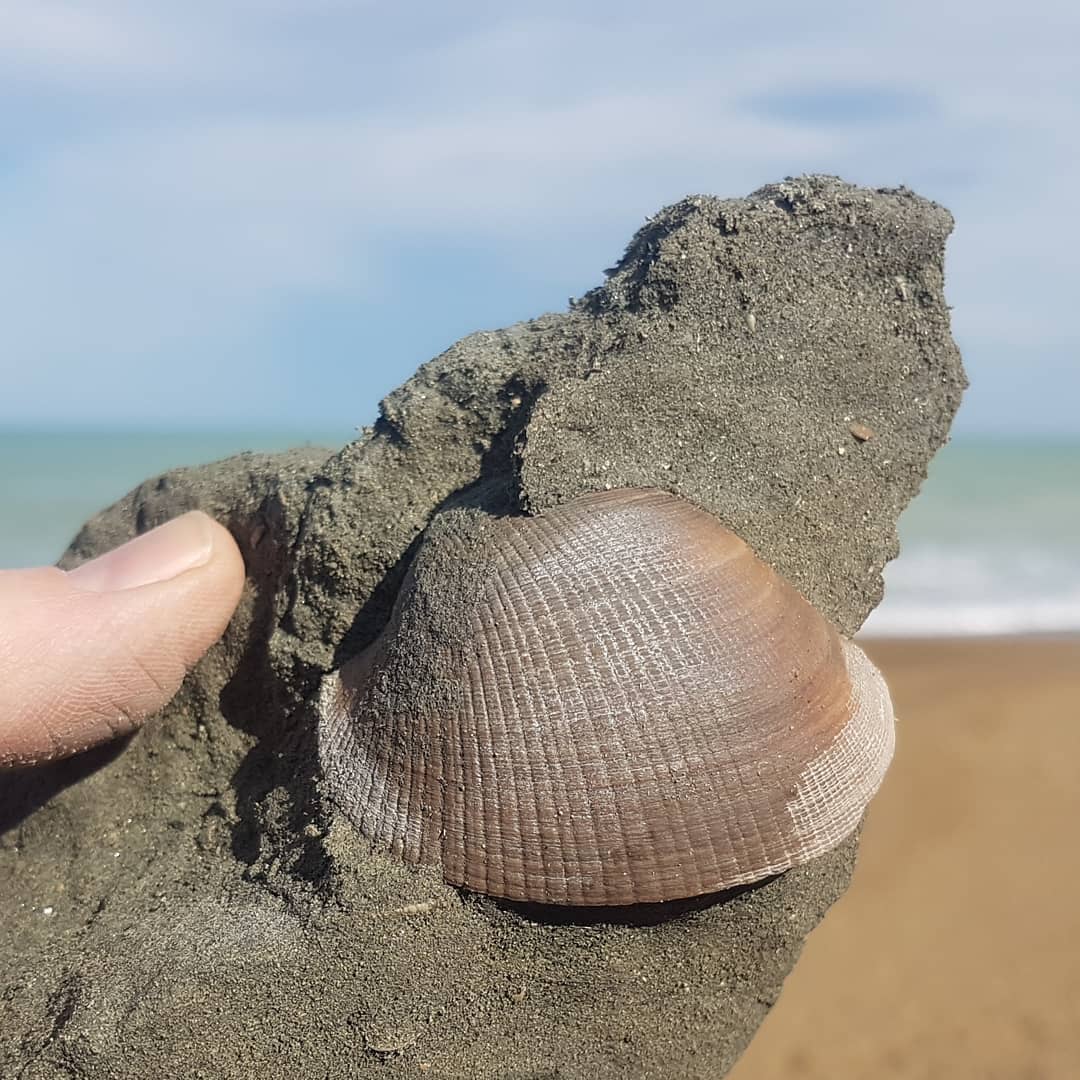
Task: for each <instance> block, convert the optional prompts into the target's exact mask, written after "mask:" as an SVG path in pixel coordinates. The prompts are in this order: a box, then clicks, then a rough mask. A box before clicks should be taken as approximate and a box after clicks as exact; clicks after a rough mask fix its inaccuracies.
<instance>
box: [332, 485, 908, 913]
mask: <svg viewBox="0 0 1080 1080" xmlns="http://www.w3.org/2000/svg"><path fill="white" fill-rule="evenodd" d="M442 516H443V517H446V518H454V517H456V518H458V519H460V520H459V521H458V522H457V524H456V525H454V526H453V527H449V528H445V529H442V530H441V532H440V530H439V529H436V528H433V529H429V534H428V538H426V539H425V543H424V545H423V546H422V548H421V551H420V553H419V555H418V556H417V559H416V560H415V562H414V564H413V566H412V568H411V569H410V572H409V574H408V575H407V577H406V580H405V583H404V584H403V586H402V589H401V591H400V594H399V596H398V599H397V603H396V605H395V608H394V611H393V613H392V615H391V617H390V619H389V622H388V624H387V626H386V628H385V629H384V631H383V633H382V634H381V635H380V636H379V637H378V638H377V639H376V640H375V641H374V642H373V643H372V644H371V645H370V646H369V647H368V648H367V649H366V650H364V652H362V653H361V654H360V655H359V656H357V657H356V658H354V659H353V660H352V661H350V662H348V663H347V664H345V665H344V666H343V668H342V669H341V670H340V671H339V672H338V673H335V674H333V675H331V676H329V677H328V678H327V679H326V680H325V681H324V684H323V688H322V692H321V694H320V699H319V713H320V718H319V725H320V731H319V741H320V759H321V761H322V765H323V771H324V774H325V777H326V782H327V784H328V786H329V790H330V793H331V796H332V798H333V799H334V800H335V801H336V803H337V804H338V805H339V806H340V808H341V809H342V810H343V811H344V813H345V815H346V816H347V817H348V818H349V819H350V820H351V821H352V822H353V824H354V825H355V826H356V827H357V828H359V830H360V831H361V832H362V833H363V834H364V835H365V836H367V837H369V838H371V839H372V840H373V841H375V842H376V843H377V844H379V845H381V846H383V847H386V848H389V849H390V850H392V851H393V852H395V853H396V854H398V855H399V856H400V857H401V858H403V859H405V860H406V861H408V862H412V863H428V864H435V865H439V866H441V868H442V872H443V875H444V877H445V879H446V880H447V881H448V882H451V883H452V884H455V885H460V886H464V887H466V888H468V889H472V890H475V891H478V892H482V893H487V894H489V895H494V896H498V897H505V898H509V899H515V900H531V901H536V902H542V903H554V904H575V905H577V904H590V905H597V904H604V905H617V904H634V903H647V902H655V901H664V900H674V899H679V898H683V897H691V896H697V895H700V894H703V893H710V892H716V891H720V890H724V889H728V888H731V887H733V886H736V885H740V884H745V883H747V882H753V881H757V880H760V879H762V878H764V877H768V876H770V875H772V874H775V873H778V872H780V871H783V870H787V869H789V868H790V867H792V866H795V865H798V864H801V863H804V862H806V861H808V860H809V859H812V858H814V857H815V856H817V855H820V854H822V853H824V852H826V851H828V850H830V849H832V848H834V847H835V846H836V845H837V844H839V843H840V842H841V841H842V840H843V839H844V838H846V837H847V836H848V835H850V833H851V832H852V831H853V830H854V829H855V827H856V826H857V824H858V822H859V820H860V818H861V816H862V813H863V811H864V810H865V808H866V805H867V803H868V802H869V801H870V798H871V796H872V795H873V794H874V792H875V791H876V790H877V787H878V785H879V784H880V782H881V779H882V776H883V775H884V773H885V770H886V768H887V766H888V763H889V760H890V757H891V755H892V748H893V713H892V706H891V703H890V701H889V694H888V691H887V689H886V687H885V683H884V680H883V679H882V677H881V675H880V674H879V673H878V671H877V670H876V669H875V668H874V666H873V665H872V664H871V663H870V661H869V660H868V659H867V658H866V656H865V655H864V654H863V653H862V651H861V650H860V649H859V648H858V647H857V646H855V645H854V644H852V643H851V642H849V641H846V640H844V639H842V638H841V637H840V635H839V634H838V633H837V631H836V630H835V628H834V627H833V626H832V624H831V623H829V622H828V620H826V619H825V618H824V617H823V616H822V615H820V614H819V613H818V612H817V611H816V610H815V609H814V608H813V607H812V606H811V605H810V604H809V603H808V602H807V601H806V600H805V599H804V598H803V597H802V596H801V595H800V594H799V593H798V592H797V591H796V589H795V588H794V587H793V586H792V585H790V584H789V583H788V582H786V581H785V580H784V579H783V578H782V577H780V575H778V574H777V573H776V572H775V571H774V570H772V569H771V568H770V567H769V566H768V565H767V564H766V563H764V562H763V561H762V560H761V559H759V558H758V557H757V556H756V555H754V553H753V552H752V551H751V550H750V548H749V547H747V545H746V544H744V543H743V542H742V541H741V540H740V539H739V538H738V537H737V536H735V535H734V533H732V532H730V531H729V530H728V529H726V528H725V527H724V526H723V525H721V524H720V523H719V522H718V521H717V520H716V519H715V518H714V517H712V516H711V515H710V514H707V513H705V512H704V511H702V510H700V509H698V508H697V507H695V506H694V505H692V504H691V503H689V502H687V501H686V500H684V499H680V498H678V497H676V496H673V495H669V494H667V493H664V492H661V491H655V490H645V489H623V490H616V491H610V492H600V493H594V494H590V495H585V496H583V497H581V498H577V499H574V500H573V501H571V502H568V503H566V504H564V505H562V506H559V507H556V508H555V509H552V510H548V511H545V512H544V513H542V514H540V515H538V516H535V517H502V518H492V517H489V516H486V515H482V514H479V512H477V511H457V512H451V513H450V514H444V515H442ZM477 520H480V521H482V524H481V525H476V527H475V528H474V527H473V526H472V524H471V523H472V522H474V521H477ZM429 549H430V551H431V554H430V555H429ZM440 560H441V561H440Z"/></svg>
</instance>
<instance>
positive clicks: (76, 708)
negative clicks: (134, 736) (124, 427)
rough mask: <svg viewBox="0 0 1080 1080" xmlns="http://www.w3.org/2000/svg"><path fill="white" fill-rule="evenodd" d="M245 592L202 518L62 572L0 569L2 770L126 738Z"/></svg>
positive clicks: (229, 552) (232, 553) (233, 555)
mask: <svg viewBox="0 0 1080 1080" xmlns="http://www.w3.org/2000/svg"><path fill="white" fill-rule="evenodd" d="M243 584H244V562H243V559H242V558H241V556H240V551H239V549H238V548H237V546H236V544H235V542H234V541H233V538H232V537H231V536H230V535H229V533H228V531H227V530H226V529H224V528H223V527H222V526H221V525H219V524H217V522H215V521H212V520H211V519H210V518H208V517H207V516H206V515H205V514H202V513H199V512H198V511H193V512H192V513H189V514H184V515H183V516H182V517H179V518H176V519H174V520H173V521H170V522H168V523H167V524H165V525H162V526H160V527H159V528H157V529H153V530H151V531H150V532H147V533H144V534H143V535H142V536H138V537H136V538H135V539H134V540H131V541H129V542H128V543H126V544H124V545H122V546H121V547H118V548H116V549H115V550H114V551H110V552H108V553H106V554H105V555H102V556H100V557H99V558H97V559H94V560H92V561H91V562H87V563H84V564H83V565H82V566H79V567H78V568H76V569H75V570H71V571H69V572H68V573H64V571H62V570H57V569H55V568H54V567H41V568H37V569H32V570H5V571H0V766H4V765H30V764H35V763H38V762H42V761H48V760H50V759H52V758H56V757H63V756H64V755H66V754H74V753H78V752H79V751H80V750H86V749H88V748H89V747H91V746H94V745H96V744H97V743H100V742H104V741H106V740H107V739H112V738H115V737H116V736H118V735H125V734H127V733H129V732H131V731H133V730H134V729H135V728H137V727H138V726H139V725H140V724H141V723H142V721H143V720H144V719H145V718H146V717H147V716H150V715H151V714H152V713H155V712H157V710H158V709H160V708H161V707H162V706H163V705H164V704H165V703H166V702H167V701H168V700H169V699H170V698H171V697H172V696H173V694H175V693H176V691H177V689H178V688H179V686H180V683H181V681H182V680H183V678H184V675H185V674H186V673H187V671H188V670H189V669H190V668H191V667H192V666H193V665H194V664H195V662H196V661H197V660H198V659H199V658H200V657H201V656H202V655H203V653H204V652H206V650H207V649H208V648H209V647H210V646H211V645H212V644H213V643H214V642H215V641H216V640H217V639H218V638H219V637H220V636H221V634H222V632H223V631H224V629H225V627H226V625H227V624H228V621H229V619H230V618H231V617H232V613H233V611H234V609H235V608H236V604H237V602H238V601H239V599H240V591H241V589H242V587H243Z"/></svg>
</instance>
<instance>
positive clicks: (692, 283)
mask: <svg viewBox="0 0 1080 1080" xmlns="http://www.w3.org/2000/svg"><path fill="white" fill-rule="evenodd" d="M951 226H952V221H951V218H950V216H949V214H948V213H947V212H946V211H945V210H943V209H942V208H940V207H938V206H936V205H934V204H933V203H930V202H927V201H925V200H923V199H921V198H919V197H917V196H916V195H914V194H913V193H911V192H909V191H906V190H903V189H900V190H885V191H869V190H865V189H861V188H856V187H851V186H849V185H847V184H844V183H842V182H840V181H838V180H835V179H831V178H818V177H813V178H804V179H800V180H793V181H787V182H785V183H782V184H778V185H775V186H770V187H767V188H764V189H762V190H761V191H759V192H756V193H755V194H754V195H752V196H750V197H749V198H747V199H737V200H719V199H715V198H711V197H706V196H699V197H694V198H689V199H685V200H683V201H682V202H680V203H678V204H677V205H675V206H673V207H671V208H669V209H667V210H664V211H663V212H661V213H660V214H659V215H657V216H656V217H655V218H653V219H652V220H651V221H650V222H648V223H647V224H646V225H645V226H644V228H642V229H641V230H640V231H639V233H638V234H637V236H635V237H634V239H633V240H632V242H631V244H630V246H629V248H628V249H627V252H626V254H625V256H624V257H623V259H622V260H621V261H620V262H619V264H618V265H617V266H616V267H615V268H614V269H613V270H612V271H610V272H609V276H608V278H607V280H606V282H605V283H604V284H603V285H602V286H600V287H599V288H597V289H595V290H594V291H593V292H591V293H589V294H588V295H587V296H585V297H584V298H583V299H581V300H580V301H578V302H575V303H574V304H572V306H571V310H570V311H569V312H567V313H566V314H563V315H547V316H544V317H542V318H539V319H536V320H534V321H531V322H528V323H524V324H520V325H517V326H513V327H510V328H509V329H506V330H501V331H494V332H488V333H480V334H474V335H471V336H470V337H468V338H465V339H464V340H462V341H461V342H459V343H458V344H456V345H454V346H453V347H452V348H450V349H449V350H448V351H447V352H446V353H444V354H443V355H442V356H440V357H438V358H436V359H435V360H433V361H431V362H430V363H428V364H426V365H425V366H424V367H422V368H421V369H420V371H419V372H418V373H417V374H416V375H415V376H414V377H413V378H412V379H410V380H409V381H408V382H407V383H406V384H405V385H404V386H402V387H401V388H400V389H398V390H397V391H395V392H394V393H393V394H391V395H390V396H389V397H388V398H387V400H386V401H385V402H384V403H383V406H382V413H381V416H380V419H379V420H378V421H377V423H376V424H375V426H374V428H373V429H371V430H369V431H366V432H365V433H364V434H363V436H362V437H361V438H360V439H359V440H357V441H356V442H354V443H352V444H350V445H349V446H347V447H345V448H344V449H343V450H341V451H340V452H339V453H337V454H333V455H331V454H330V452H329V451H327V452H325V453H321V454H320V453H317V452H313V451H304V452H299V451H298V452H293V453H290V454H286V455H280V456H253V455H243V456H241V457H238V458H233V459H230V460H228V461H225V462H221V463H219V464H216V465H212V466H207V467H205V468H199V469H184V470H178V471H176V472H173V473H170V474H168V475H166V476H164V477H161V478H159V479H157V480H153V481H149V482H147V483H146V484H143V485H142V486H141V487H139V488H138V489H136V491H134V492H133V493H132V494H131V495H129V496H128V497H127V498H126V499H124V500H122V501H121V502H120V503H118V504H117V505H116V506H114V507H112V508H110V509H109V510H107V511H105V512H104V513H103V514H101V515H99V517H97V518H96V519H94V521H92V522H90V524H88V525H87V526H86V527H85V528H84V529H83V531H82V532H81V533H80V534H79V536H78V537H77V539H76V540H75V542H74V544H73V545H72V548H71V550H70V551H69V553H68V554H67V556H65V561H64V565H66V566H70V565H74V564H75V563H77V562H78V561H80V560H82V559H84V558H87V557H90V556H91V555H93V554H95V553H97V552H100V551H102V550H105V549H106V548H108V547H110V546H112V545H114V544H116V543H118V542H120V541H122V540H124V539H126V538H128V537H130V536H132V535H134V534H135V533H137V532H139V531H142V530H145V529H147V528H150V527H152V526H153V525H155V524H158V523H160V522H161V521H164V520H166V519H168V518H170V517H173V516H175V515H176V514H179V513H181V512H183V511H186V510H188V509H191V508H193V507H200V508H202V509H204V510H206V511H207V512H209V513H211V514H213V515H214V516H216V517H218V518H219V519H220V520H222V521H224V522H225V523H227V524H228V525H229V526H230V528H231V529H232V531H233V533H234V535H235V536H236V537H237V540H238V541H239V543H240V545H241V548H242V550H243V551H244V554H245V558H246V559H247V562H248V568H249V585H248V588H247V590H246V592H245V597H244V600H243V602H242V604H241V608H240V610H239V612H238V613H237V616H236V617H235V619H234V620H233V623H232V624H231V626H230V629H229V631H228V633H227V634H226V636H225V638H224V640H223V641H222V642H221V643H220V644H219V645H218V646H216V647H215V648H214V649H213V650H212V651H211V653H210V654H209V655H208V656H207V658H206V659H205V660H204V661H203V662H202V663H201V664H200V665H199V666H198V668H197V669H196V670H195V671H194V672H193V673H192V675H191V676H190V677H189V679H188V680H187V682H186V683H185V685H184V688H183V689H182V691H181V693H180V694H179V695H178V697H177V698H176V700H175V701H174V702H173V703H172V704H171V705H170V706H169V708H168V709H166V710H165V712H164V713H163V715H162V716H161V717H159V718H156V719H154V720H153V721H151V722H150V723H149V724H148V725H147V726H146V728H145V729H144V730H143V732H141V733H140V734H139V735H137V736H136V737H134V738H132V739H131V740H129V741H128V742H127V743H126V745H122V746H121V745H116V746H112V747H108V748H105V749H104V750H100V751H96V752H93V753H91V754H87V755H83V756H82V757H81V758H79V759H75V760H72V761H68V762H62V763H59V764H56V765H52V766H49V767H47V768H44V769H39V770H34V771H24V772H21V773H9V774H2V775H0V828H2V829H3V830H4V831H3V833H2V835H0V904H2V905H3V910H4V912H5V916H4V919H3V921H2V924H0V958H2V959H3V971H2V973H0V987H2V988H3V992H2V994H0V1076H8V1075H11V1076H19V1077H21V1078H24V1080H45V1078H53V1077H64V1078H70V1077H77V1078H87V1080H105V1078H110V1080H113V1078H129V1077H130V1078H134V1077H158V1076H164V1075H182V1076H191V1077H204V1078H207V1080H210V1078H234V1077H235V1078H239V1077H250V1076H258V1075H264V1074H267V1073H270V1074H273V1075H280V1076H290V1077H291V1076H297V1077H313V1078H320V1080H321V1078H333V1080H337V1078H341V1077H367V1076H372V1077H375V1076H378V1077H416V1076H424V1075H428V1076H433V1077H445V1078H462V1080H465V1078H470V1080H471V1078H477V1080H483V1078H491V1080H495V1078H498V1080H556V1078H558V1080H578V1078H581V1080H585V1078H588V1080H626V1078H639V1077H640V1078H663V1077H672V1078H674V1077H687V1078H706V1077H707V1078H709V1080H715V1078H717V1077H719V1076H722V1075H723V1074H724V1072H725V1071H726V1070H727V1069H728V1068H729V1067H730V1065H731V1064H732V1063H733V1062H734V1060H735V1059H736V1058H737V1056H738V1054H739V1053H740V1051H741V1050H742V1048H743V1047H744V1046H745V1044H746V1043H747V1041H748V1040H749V1039H750V1037H751V1036H752V1034H753V1032H754V1030H755V1029H756V1027H757V1025H758V1024H759V1023H760V1022H761V1020H762V1018H763V1017H764V1015H765V1013H766V1012H767V1010H768V1008H769V1006H770V1005H771V1004H772V1003H773V1001H775V1000H776V997H777V995H778V994H779V992H780V988H781V985H782V982H783V979H784V977H785V975H786V974H787V973H788V971H789V970H790V969H791V967H792V965H793V964H794V963H795V960H796V958H797V956H798V953H799V950H800V948H801V945H802V942H803V940H804V938H805V936H806V935H807V934H808V933H809V932H810V931H811V930H812V929H813V927H814V926H815V925H816V924H817V922H818V921H819V920H820V919H821V917H822V915H823V914H824V913H825V911H826V910H827V909H828V907H829V905H830V904H831V903H832V902H833V901H834V900H835V899H836V898H837V897H838V896H839V895H840V894H841V893H842V892H843V890H844V888H845V886H846V884H847V881H848V878H849V875H850V872H851V868H852V863H853V858H854V848H855V845H854V841H849V842H848V843H846V844H845V845H844V846H842V847H841V848H840V849H838V850H837V851H835V852H833V853H832V854H830V855H827V856H825V857H823V858H820V859H818V860H816V861H815V862H813V863H811V864H810V865H807V866H805V867H802V868H799V869H796V870H793V871H790V872H789V873H787V874H785V875H782V876H781V877H779V878H777V879H775V880H773V881H770V882H768V883H767V884H764V885H762V886H760V887H758V888H755V889H751V890H748V891H744V892H742V893H741V894H739V895H737V896H732V897H728V898H726V899H725V900H724V901H723V902H708V903H703V902H698V903H690V904H684V905H682V906H681V907H679V908H678V909H673V910H661V911H659V912H657V911H654V910H638V911H634V912H629V913H621V914H618V915H614V914H612V913H611V912H601V913H599V914H595V913H594V914H593V915H592V916H588V915H586V914H585V913H582V912H575V911H563V912H559V911H557V910H556V911H554V912H553V911H550V910H540V909H526V908H521V907H516V906H513V905H508V904H505V905H499V904H496V903H495V902H493V901H491V900H487V899H484V898H482V897H477V896H471V895H467V894H463V893H460V892H458V891H457V890H455V889H452V888H450V887H448V886H446V885H444V884H443V883H442V882H441V880H440V879H439V877H438V875H437V873H436V872H434V871H432V870H426V869H414V868H408V867H405V866H402V865H399V864H398V863H397V862H395V861H394V860H393V859H391V858H388V857H385V856H382V855H379V854H373V853H371V852H369V851H367V850H366V847H365V845H364V844H363V843H362V842H361V840H360V839H359V838H358V837H357V836H356V835H355V833H354V832H353V831H352V829H351V828H350V827H349V826H348V825H347V824H346V823H345V822H343V821H342V820H341V819H340V818H339V817H338V816H337V815H336V814H335V812H334V810H333V808H332V807H331V806H330V805H328V803H327V801H326V800H325V798H324V797H323V795H322V793H321V791H320V785H319V776H318V769H317V760H318V755H317V749H316V746H315V738H316V735H315V726H314V724H313V720H312V713H311V708H310V702H311V698H312V695H313V693H314V691H315V688H316V686H317V684H318V681H319V679H320V678H321V677H322V676H323V674H325V673H326V672H327V671H329V670H332V669H333V668H335V667H336V666H337V665H338V664H340V663H341V661H342V660H343V659H345V658H347V657H349V656H351V655H353V654H354V653H355V652H356V651H357V650H358V649H360V648H362V647H363V646H364V645H365V644H367V643H368V642H369V641H371V640H372V638H373V637H374V636H375V635H376V634H377V633H378V631H379V629H380V628H381V626H382V625H383V623H384V622H385V619H386V617H387V614H388V611H389V607H390V605H391V604H392V602H393V599H394V596H395V592H396V589H397V586H398V584H399V583H400V581H401V578H402V575H403V573H404V571H405V569H406V568H407V566H408V564H409V562H410V559H411V557H412V555H413V553H414V552H415V549H416V545H417V544H418V543H419V542H420V538H421V535H422V533H423V531H424V529H425V527H426V526H427V524H428V523H429V522H430V521H431V519H432V516H433V515H434V514H435V513H436V512H437V510H438V509H439V508H440V507H441V506H444V505H448V504H454V505H460V504H462V503H467V504H469V505H472V506H475V507H477V508H479V509H481V510H483V511H486V512H491V513H496V512H497V513H506V512H535V511H539V510H542V509H544V508H546V507H550V506H553V505H556V504H558V503H561V502H564V501H566V500H567V499H570V498H572V497H574V496H576V495H579V494H582V493H584V492H586V491H590V490H595V489H602V488H607V487H621V486H654V487H659V488H663V489H666V490H669V491H672V492H674V493H677V494H679V495H682V496H685V497H687V498H689V499H691V500H692V501H694V502H695V503H697V504H698V505H699V506H701V507H703V508H705V509H707V510H709V511H711V512H712V513H713V514H715V515H716V516H717V517H718V518H719V519H720V520H721V521H722V522H724V523H725V524H726V525H727V526H729V527H730V528H731V529H733V530H734V531H735V532H737V533H738V534H739V535H740V536H742V537H743V538H744V539H745V540H746V541H747V542H748V543H749V544H750V545H751V546H752V547H753V548H754V549H755V550H756V551H757V553H758V554H759V555H761V556H762V557H763V558H765V559H766V560H767V561H769V562H770V563H772V565H773V566H775V567H776V568H777V569H779V570H780V571H781V572H782V573H783V574H785V575H786V576H787V577H788V578H789V579H790V580H791V581H793V582H794V583H795V584H796V585H797V586H798V587H799V588H800V590H801V591H802V592H803V593H804V594H805V595H806V596H807V598H808V599H809V600H810V601H811V602H812V603H814V604H815V605H816V606H817V607H818V608H819V609H820V610H821V611H822V612H823V613H825V614H826V615H827V616H828V617H829V618H831V619H832V620H833V621H834V622H835V623H836V624H837V625H838V627H839V628H840V629H841V630H842V631H843V632H845V633H848V634H850V633H852V632H854V631H855V630H856V629H857V628H858V627H859V626H860V625H861V623H862V622H863V620H864V619H865V618H866V616H867V615H868V614H869V612H870V610H871V609H872V608H873V606H874V605H875V603H876V602H877V601H878V599H879V598H880V595H881V570H882V567H883V566H884V564H885V563H886V561H887V560H888V559H889V558H891V557H892V556H893V555H894V554H895V552H896V533H895V527H896V521H897V517H898V515H899V513H900V511H901V510H902V509H903V507H904V506H905V505H906V504H907V502H908V501H909V500H910V499H911V498H912V497H913V496H914V494H915V493H916V491H917V489H918V486H919V484H920V482H921V481H922V479H923V477H924V476H925V471H926V466H927V462H928V461H929V459H930V457H931V456H932V455H933V453H934V451H935V450H936V449H937V448H938V447H939V446H940V445H941V444H942V442H944V440H945V438H946V435H947V431H948V426H949V422H950V420H951V418H952V416H953V413H954V412H955V410H956V407H957V405H958V403H959V398H960V393H961V391H962V388H963V385H964V376H963V372H962V369H961V366H960V360H959V356H958V354H957V351H956V348H955V346H954V345H953V342H952V339H951V337H950V335H949V322H948V308H947V306H946V303H945V299H944V295H943V291H942V287H943V253H944V246H945V240H946V237H947V235H948V233H949V231H950V229H951Z"/></svg>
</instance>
